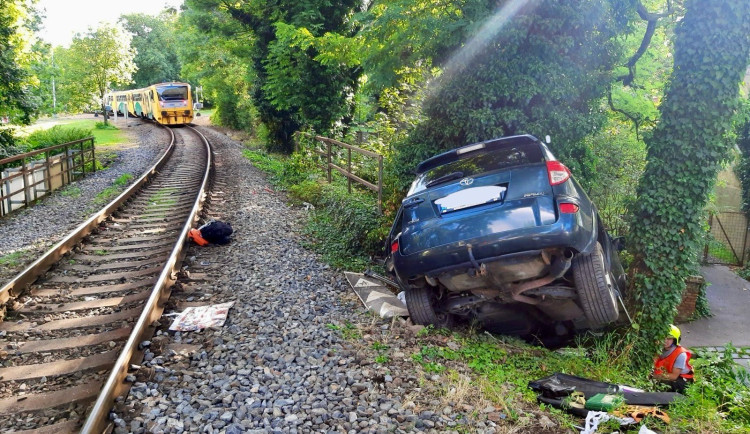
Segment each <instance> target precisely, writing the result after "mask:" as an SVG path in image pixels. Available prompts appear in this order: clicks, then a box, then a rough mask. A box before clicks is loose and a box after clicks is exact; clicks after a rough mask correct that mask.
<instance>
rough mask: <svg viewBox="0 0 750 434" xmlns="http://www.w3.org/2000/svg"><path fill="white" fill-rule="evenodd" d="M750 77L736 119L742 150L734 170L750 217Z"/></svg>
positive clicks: (737, 137)
mask: <svg viewBox="0 0 750 434" xmlns="http://www.w3.org/2000/svg"><path fill="white" fill-rule="evenodd" d="M748 77H750V75H746V76H745V80H746V82H745V89H746V90H745V93H746V94H745V98H744V99H743V100H742V109H741V110H739V112H738V113H737V116H736V118H735V126H734V130H735V138H736V139H735V140H736V142H737V147H738V148H740V156H739V162H738V164H737V166H736V167H735V168H734V172H735V174H736V175H737V179H739V180H740V183H741V184H742V211H743V212H744V213H745V215H746V216H750V95H748V93H750V92H748V89H750V83H748V82H747V79H748Z"/></svg>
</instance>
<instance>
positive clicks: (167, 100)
mask: <svg viewBox="0 0 750 434" xmlns="http://www.w3.org/2000/svg"><path fill="white" fill-rule="evenodd" d="M104 105H106V106H109V107H110V110H111V111H112V112H113V113H114V112H117V113H118V114H120V115H123V116H124V115H125V113H126V112H127V113H129V115H130V116H137V117H140V118H143V119H152V120H154V121H156V122H158V123H160V124H162V125H184V124H189V123H190V122H192V121H193V97H192V94H191V92H190V85H189V84H187V83H178V82H169V83H159V84H152V85H151V86H149V87H146V88H143V89H131V90H119V91H114V92H110V93H108V94H106V95H104Z"/></svg>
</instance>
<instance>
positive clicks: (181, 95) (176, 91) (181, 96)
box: [156, 86, 188, 101]
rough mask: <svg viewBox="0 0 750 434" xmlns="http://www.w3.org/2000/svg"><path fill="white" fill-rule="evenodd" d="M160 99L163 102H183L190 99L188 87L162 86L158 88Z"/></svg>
mask: <svg viewBox="0 0 750 434" xmlns="http://www.w3.org/2000/svg"><path fill="white" fill-rule="evenodd" d="M156 91H157V92H158V93H159V99H160V100H162V101H181V100H186V99H188V88H187V86H161V87H157V88H156Z"/></svg>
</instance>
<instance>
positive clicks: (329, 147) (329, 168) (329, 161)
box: [326, 142, 331, 184]
mask: <svg viewBox="0 0 750 434" xmlns="http://www.w3.org/2000/svg"><path fill="white" fill-rule="evenodd" d="M326 147H327V149H328V151H327V153H328V183H329V184H330V183H331V144H330V143H328V142H326Z"/></svg>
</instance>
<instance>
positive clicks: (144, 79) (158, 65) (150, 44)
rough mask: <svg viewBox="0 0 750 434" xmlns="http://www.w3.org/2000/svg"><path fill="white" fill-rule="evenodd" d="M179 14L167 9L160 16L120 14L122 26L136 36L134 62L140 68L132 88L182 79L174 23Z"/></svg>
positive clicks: (133, 45) (135, 75) (133, 41)
mask: <svg viewBox="0 0 750 434" xmlns="http://www.w3.org/2000/svg"><path fill="white" fill-rule="evenodd" d="M176 21H177V14H176V13H175V11H174V10H167V11H164V12H162V13H161V14H160V15H158V16H151V15H146V14H129V15H123V16H121V17H120V23H122V26H123V28H124V29H125V30H126V31H127V32H130V33H131V34H132V35H133V39H132V42H131V45H132V47H133V48H134V49H135V51H136V55H135V58H134V59H133V62H134V63H135V65H136V66H137V67H138V70H137V71H135V74H133V85H132V86H133V87H134V88H142V87H146V86H150V85H152V84H156V83H162V82H165V81H177V80H179V78H180V60H179V58H178V57H177V43H176V39H175V33H174V28H175V23H176Z"/></svg>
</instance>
